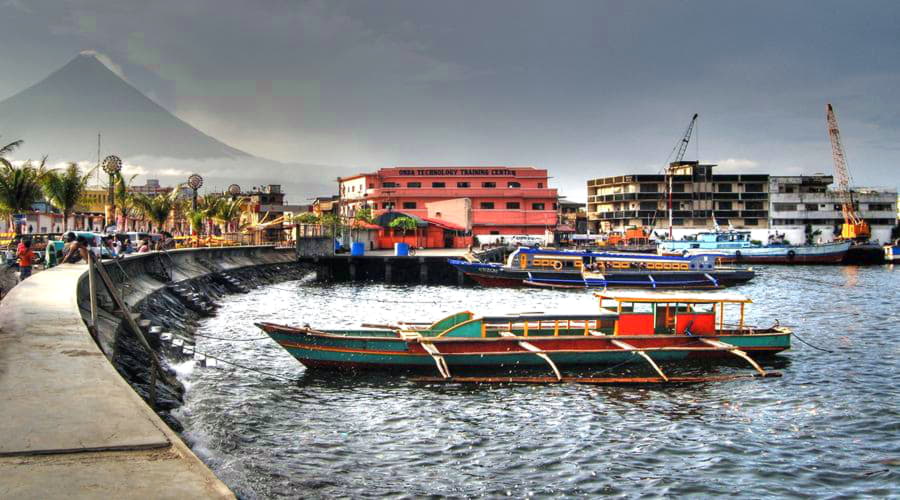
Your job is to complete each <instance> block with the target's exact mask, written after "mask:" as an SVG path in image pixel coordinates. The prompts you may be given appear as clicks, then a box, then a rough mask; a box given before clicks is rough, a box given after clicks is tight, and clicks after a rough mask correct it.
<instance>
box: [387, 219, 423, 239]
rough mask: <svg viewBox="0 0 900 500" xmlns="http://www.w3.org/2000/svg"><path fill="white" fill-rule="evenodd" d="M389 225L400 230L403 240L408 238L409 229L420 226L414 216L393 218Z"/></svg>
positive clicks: (412, 229)
mask: <svg viewBox="0 0 900 500" xmlns="http://www.w3.org/2000/svg"><path fill="white" fill-rule="evenodd" d="M389 225H390V227H391V228H393V229H399V230H400V238H401V240H405V239H406V232H407V231H415V230H416V228H417V227H418V226H417V224H416V221H415V220H414V219H413V218H412V217H397V218H396V219H394V220H392V221H391V223H390V224H389Z"/></svg>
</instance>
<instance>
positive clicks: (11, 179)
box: [0, 141, 47, 235]
mask: <svg viewBox="0 0 900 500" xmlns="http://www.w3.org/2000/svg"><path fill="white" fill-rule="evenodd" d="M19 142H20V143H21V141H19ZM13 144H15V143H13ZM8 149H9V145H7V146H6V147H4V148H3V150H8ZM6 152H8V151H0V154H4V153H6ZM0 160H2V162H0V163H2V164H0V213H3V214H5V215H7V217H9V219H8V220H9V227H14V228H15V232H16V234H17V235H18V234H19V227H18V225H16V224H15V223H14V221H13V214H17V213H22V212H28V211H31V205H33V204H34V203H37V202H38V201H40V200H41V198H42V193H41V177H43V175H44V172H45V171H44V163H45V162H46V160H47V158H46V157H44V158H43V159H42V160H41V163H40V164H39V165H38V166H34V165H33V164H32V163H31V161H27V162H25V163H24V164H23V165H22V166H19V167H14V166H13V165H12V164H11V163H10V162H9V161H7V160H6V159H5V158H2V156H0Z"/></svg>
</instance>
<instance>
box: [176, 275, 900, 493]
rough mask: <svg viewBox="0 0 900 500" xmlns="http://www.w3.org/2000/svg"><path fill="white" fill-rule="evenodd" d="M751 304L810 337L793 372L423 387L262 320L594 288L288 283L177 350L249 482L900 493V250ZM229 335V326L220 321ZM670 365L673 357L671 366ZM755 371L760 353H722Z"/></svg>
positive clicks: (523, 300) (574, 304)
mask: <svg viewBox="0 0 900 500" xmlns="http://www.w3.org/2000/svg"><path fill="white" fill-rule="evenodd" d="M757 271H758V275H757V277H756V279H755V280H753V281H752V282H751V283H749V284H747V285H744V286H741V287H739V288H735V289H734V290H735V291H738V292H741V293H745V294H747V295H749V296H750V297H751V298H752V299H753V300H754V304H752V305H751V306H750V308H749V310H748V317H747V322H748V323H749V324H755V325H759V326H770V325H771V324H772V323H773V321H774V320H775V319H778V320H779V321H780V322H781V324H782V325H788V326H791V327H792V328H793V329H794V330H795V332H796V333H797V334H798V335H799V337H800V338H802V339H803V340H805V341H807V342H809V343H810V344H813V345H815V346H818V347H820V348H823V349H827V350H828V351H830V352H825V351H821V350H817V349H815V348H813V347H810V346H808V345H805V344H803V343H801V342H800V341H798V340H797V339H796V338H795V339H794V340H793V349H792V350H791V351H788V352H787V353H784V354H781V355H779V356H777V358H776V359H777V361H773V362H769V363H768V364H767V365H766V367H767V368H772V369H777V370H778V371H781V372H782V373H783V374H784V376H783V377H781V378H768V379H751V380H736V381H730V382H720V383H708V384H702V385H683V386H658V385H654V386H637V387H633V386H631V387H622V386H619V387H605V386H589V385H575V384H567V385H483V386H471V385H458V384H446V385H445V384H431V385H422V384H419V383H416V382H413V381H410V380H409V379H408V378H407V377H405V376H400V375H398V376H394V377H392V376H390V375H384V374H381V375H357V376H348V375H340V374H330V373H322V372H320V373H313V372H307V371H306V370H305V369H304V368H303V366H302V365H301V364H300V363H298V362H297V361H296V360H294V359H293V358H292V357H291V356H290V355H288V354H287V353H286V352H285V351H283V350H282V349H281V348H280V347H279V346H277V345H276V344H275V343H274V342H272V341H270V340H269V339H268V338H267V337H264V334H262V332H261V331H260V330H258V329H257V328H255V327H254V326H253V323H254V322H255V321H271V322H277V323H287V324H295V325H302V324H304V323H309V324H310V325H313V326H316V327H320V328H329V327H335V328H340V327H355V326H358V325H359V324H360V323H395V322H397V321H402V320H409V321H417V320H433V319H438V318H440V317H442V316H445V315H447V314H449V313H451V312H456V311H461V310H466V309H468V310H471V311H473V312H476V313H479V314H480V313H485V314H495V313H509V312H521V311H545V312H549V311H554V310H560V309H562V310H566V311H572V310H579V309H580V310H591V311H592V310H595V309H596V307H597V302H596V299H595V298H594V297H593V295H592V293H593V292H592V291H582V290H577V291H554V290H542V289H488V288H471V287H467V288H457V287H450V286H441V287H437V286H431V287H428V286H391V285H384V284H362V283H343V284H328V285H322V284H317V283H315V282H313V281H312V280H311V279H310V280H301V281H294V282H289V283H282V284H279V285H276V286H271V287H267V288H262V289H257V290H254V291H252V292H251V293H249V294H246V295H235V296H230V297H227V298H225V299H224V301H223V303H222V308H221V309H220V310H219V312H218V314H217V316H215V317H213V318H209V319H207V320H204V322H203V323H202V325H201V328H200V329H199V330H198V332H197V333H198V334H201V335H205V336H207V337H202V338H198V339H197V350H198V351H202V352H207V353H209V354H212V355H214V356H217V357H222V358H223V359H228V360H230V361H232V362H235V363H238V364H241V365H244V366H247V367H252V368H255V369H258V370H262V371H265V372H268V373H271V374H273V375H278V376H280V377H284V378H286V379H287V380H286V379H284V378H277V377H275V376H268V375H264V374H260V373H256V372H250V371H246V370H241V369H238V368H235V367H232V366H224V367H218V368H199V367H195V366H193V364H191V363H184V364H181V365H179V366H178V369H179V372H180V376H181V378H182V380H183V381H184V382H185V383H186V385H187V386H188V393H187V398H186V402H185V405H184V406H183V407H182V408H181V409H180V410H179V412H178V415H177V416H178V417H179V418H180V419H181V421H182V422H183V424H184V425H185V432H184V435H185V437H186V439H187V441H188V442H189V444H190V445H191V446H192V448H193V449H194V451H195V452H196V453H197V454H198V455H199V456H200V457H201V458H202V459H203V460H204V461H205V462H206V463H207V464H209V465H210V466H211V468H212V469H213V470H214V471H215V473H216V474H217V475H218V476H219V477H220V478H221V479H222V480H223V481H224V482H225V483H226V484H228V485H229V486H230V487H231V488H232V489H233V490H234V491H235V492H236V493H237V494H238V495H239V496H240V497H243V498H274V497H292V498H296V497H314V498H324V497H334V496H349V497H369V496H383V495H390V496H399V497H422V496H454V497H472V496H486V497H495V496H512V497H527V496H539V497H544V496H594V495H599V494H614V495H624V496H629V497H630V496H643V495H666V496H685V495H688V496H693V497H699V496H729V497H746V498H758V497H771V496H803V497H808V496H817V497H818V496H824V497H836V496H873V497H890V496H898V495H900V388H898V380H897V376H898V373H900V363H898V358H900V348H898V345H900V344H898V341H900V337H898V335H897V332H898V323H900V307H898V303H900V268H897V269H894V268H893V267H891V266H872V267H849V266H847V267H838V266H833V267H832V266H821V267H816V266H810V267H765V266H758V267H757ZM208 337H216V338H208ZM662 367H663V369H664V370H667V369H669V368H672V367H666V365H665V364H663V365H662ZM715 370H717V372H718V373H738V372H741V373H749V372H750V371H751V370H750V368H749V366H747V365H743V366H742V365H740V364H734V365H729V366H726V367H722V368H716V369H715Z"/></svg>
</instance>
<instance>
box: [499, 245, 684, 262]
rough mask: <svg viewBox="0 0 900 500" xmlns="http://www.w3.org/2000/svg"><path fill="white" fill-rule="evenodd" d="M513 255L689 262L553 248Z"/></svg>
mask: <svg viewBox="0 0 900 500" xmlns="http://www.w3.org/2000/svg"><path fill="white" fill-rule="evenodd" d="M513 254H516V255H518V254H528V255H535V256H547V257H555V258H566V257H576V258H581V257H592V258H595V259H604V260H644V261H651V260H655V261H671V262H688V261H690V259H689V258H685V257H682V256H679V255H656V254H651V253H625V252H591V251H587V250H584V251H578V250H555V249H551V248H528V247H519V248H517V249H515V250H514V251H513Z"/></svg>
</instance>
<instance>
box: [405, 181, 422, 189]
mask: <svg viewBox="0 0 900 500" xmlns="http://www.w3.org/2000/svg"><path fill="white" fill-rule="evenodd" d="M406 187H408V188H420V187H422V183H421V182H407V183H406Z"/></svg>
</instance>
